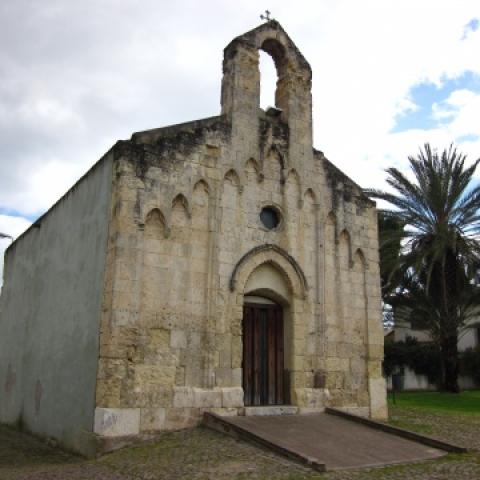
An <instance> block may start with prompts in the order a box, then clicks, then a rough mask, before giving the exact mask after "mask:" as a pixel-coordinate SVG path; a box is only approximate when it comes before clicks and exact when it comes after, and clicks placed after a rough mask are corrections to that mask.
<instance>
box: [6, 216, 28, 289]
mask: <svg viewBox="0 0 480 480" xmlns="http://www.w3.org/2000/svg"><path fill="white" fill-rule="evenodd" d="M31 223H32V222H30V221H29V220H27V219H26V218H22V217H12V216H9V215H0V233H3V234H4V235H10V236H11V237H13V238H14V239H15V238H17V237H18V236H19V235H20V234H21V233H23V232H24V231H25V230H26V229H27V228H28V227H29V226H30V225H31ZM11 242H12V240H11V239H9V238H0V287H1V286H2V284H3V275H2V274H1V272H3V255H4V253H5V250H6V249H7V248H8V246H9V245H10V243H11Z"/></svg>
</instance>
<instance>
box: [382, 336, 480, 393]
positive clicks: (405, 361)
mask: <svg viewBox="0 0 480 480" xmlns="http://www.w3.org/2000/svg"><path fill="white" fill-rule="evenodd" d="M383 366H384V370H385V375H387V376H389V375H391V374H392V373H394V372H395V370H396V369H402V368H404V367H408V368H410V369H411V370H413V371H414V372H415V373H416V374H417V375H425V376H426V377H427V378H428V381H429V382H430V383H433V384H439V383H440V381H441V376H442V368H441V360H440V350H439V348H438V347H437V346H436V345H435V344H434V343H432V342H428V343H427V342H422V343H420V342H418V340H416V339H414V338H411V337H407V339H406V341H405V342H394V343H386V344H385V358H384V361H383ZM459 368H460V372H459V373H460V375H465V376H469V377H472V378H473V380H474V381H475V382H476V383H477V384H480V347H477V348H475V349H472V348H470V349H467V350H466V351H465V352H461V353H459Z"/></svg>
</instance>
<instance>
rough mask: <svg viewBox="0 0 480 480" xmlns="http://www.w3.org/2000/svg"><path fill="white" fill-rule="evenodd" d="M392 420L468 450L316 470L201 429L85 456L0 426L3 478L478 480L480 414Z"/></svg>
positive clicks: (408, 413) (404, 413) (397, 415)
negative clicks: (387, 464) (405, 461)
mask: <svg viewBox="0 0 480 480" xmlns="http://www.w3.org/2000/svg"><path fill="white" fill-rule="evenodd" d="M391 422H392V423H393V424H395V425H398V426H402V427H405V428H410V429H412V430H417V431H420V432H424V433H426V434H429V435H433V436H436V437H439V438H443V439H445V440H449V441H451V442H454V443H457V444H459V445H464V446H466V447H468V448H469V449H471V451H470V453H468V454H464V455H448V456H446V457H443V458H441V459H439V460H435V461H428V462H423V463H417V464H408V465H396V466H390V467H382V468H375V469H363V470H346V471H338V472H329V473H326V474H323V475H320V474H317V473H315V472H312V471H311V470H309V469H307V468H305V467H302V466H300V465H297V464H295V463H293V462H290V461H288V460H286V459H284V458H282V457H279V456H277V455H275V454H273V453H270V452H268V451H265V450H262V449H260V448H256V447H254V446H252V445H249V444H247V443H244V442H239V441H236V440H234V439H232V438H229V437H226V436H224V435H222V434H219V433H216V432H213V431H209V430H206V429H204V428H198V429H193V430H184V431H180V432H173V433H165V434H164V435H162V436H161V438H160V439H159V440H158V441H156V442H155V443H154V444H148V445H142V446H138V447H134V448H128V449H123V450H120V451H118V452H114V453H112V454H109V455H105V456H104V457H102V458H100V459H99V460H96V461H87V460H84V459H82V458H79V457H76V456H74V455H70V454H67V453H64V452H62V451H60V450H58V449H53V448H51V447H49V446H47V445H45V444H44V443H42V442H40V441H38V440H37V439H35V438H33V437H30V436H28V435H25V434H21V433H18V432H16V431H13V430H11V429H8V428H6V427H0V480H60V479H61V480H66V479H68V480H87V479H88V480H167V479H168V480H187V479H188V480H197V479H198V480H200V479H215V480H217V479H218V480H243V479H256V480H267V479H277V478H278V479H289V480H307V479H308V480H309V479H312V480H313V479H317V480H320V479H324V480H367V479H368V480H370V479H372V480H374V479H381V480H407V479H408V480H427V479H428V480H447V479H448V480H452V479H457V478H458V479H464V480H479V479H480V415H479V416H461V415H453V414H451V413H448V414H430V413H427V412H423V411H422V412H419V411H415V410H413V409H405V408H398V407H393V408H392V410H391Z"/></svg>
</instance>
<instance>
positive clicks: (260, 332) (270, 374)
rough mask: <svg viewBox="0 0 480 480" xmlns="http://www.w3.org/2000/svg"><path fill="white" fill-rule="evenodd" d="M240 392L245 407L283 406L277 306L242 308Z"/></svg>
mask: <svg viewBox="0 0 480 480" xmlns="http://www.w3.org/2000/svg"><path fill="white" fill-rule="evenodd" d="M243 391H244V394H245V398H244V401H245V405H246V406H253V405H282V404H284V401H285V395H284V385H283V316H282V308H281V307H279V306H277V305H263V304H245V305H244V308H243Z"/></svg>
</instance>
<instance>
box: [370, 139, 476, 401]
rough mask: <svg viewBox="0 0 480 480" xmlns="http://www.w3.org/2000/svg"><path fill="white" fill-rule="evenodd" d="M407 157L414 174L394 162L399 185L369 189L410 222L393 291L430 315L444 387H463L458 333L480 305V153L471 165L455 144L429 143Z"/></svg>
mask: <svg viewBox="0 0 480 480" xmlns="http://www.w3.org/2000/svg"><path fill="white" fill-rule="evenodd" d="M408 160H409V164H410V169H411V172H412V174H413V178H412V180H410V179H409V178H407V176H405V175H404V174H403V173H401V172H400V171H399V170H398V169H396V168H389V169H387V173H388V178H387V183H388V184H389V185H390V187H391V188H392V190H393V192H384V191H378V190H368V191H367V193H368V194H369V195H370V196H371V197H374V198H379V199H382V200H385V201H387V202H389V203H390V204H391V205H392V206H393V207H394V208H393V210H389V211H388V213H387V215H389V216H390V217H392V218H395V219H396V221H397V222H398V223H399V224H400V225H404V229H403V233H402V249H401V253H400V255H399V256H398V259H397V262H396V265H395V267H394V268H391V270H390V272H391V273H390V276H392V275H393V272H397V273H396V274H397V275H398V272H400V274H401V275H402V276H403V280H402V288H401V289H400V291H399V292H397V293H396V294H394V295H393V296H394V297H395V296H396V297H397V303H400V304H402V305H404V306H408V307H409V308H410V310H411V312H412V315H413V317H417V318H418V317H421V318H423V322H424V325H426V326H427V328H428V329H429V331H430V333H431V335H432V338H433V339H434V340H435V341H436V342H437V344H438V345H439V348H440V352H441V357H442V372H443V378H442V380H443V382H442V383H443V388H444V389H445V390H447V391H451V392H458V391H459V387H458V351H457V344H458V335H459V332H460V331H461V329H463V328H464V327H465V324H466V323H467V322H468V320H469V319H470V318H471V317H472V316H473V315H475V312H476V309H477V307H478V306H479V305H480V295H478V290H477V289H476V287H475V288H474V286H473V285H472V282H471V279H472V278H473V276H474V274H475V272H476V270H477V269H478V266H479V265H480V261H479V260H480V243H479V240H478V238H479V237H478V234H479V233H480V214H479V208H480V185H476V186H475V185H473V182H472V179H473V174H474V172H475V170H476V168H477V166H478V163H479V162H480V159H478V160H476V161H475V162H474V163H473V164H472V165H471V166H469V167H467V166H466V165H465V160H466V156H465V155H463V154H460V153H457V150H456V148H454V147H453V146H452V145H451V146H450V147H449V148H448V149H446V150H444V151H443V152H442V153H441V155H439V154H438V153H437V151H436V150H432V149H431V147H430V145H429V144H426V145H425V146H424V150H423V151H422V150H420V152H419V154H418V155H417V156H416V157H408ZM392 303H395V299H392Z"/></svg>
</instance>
